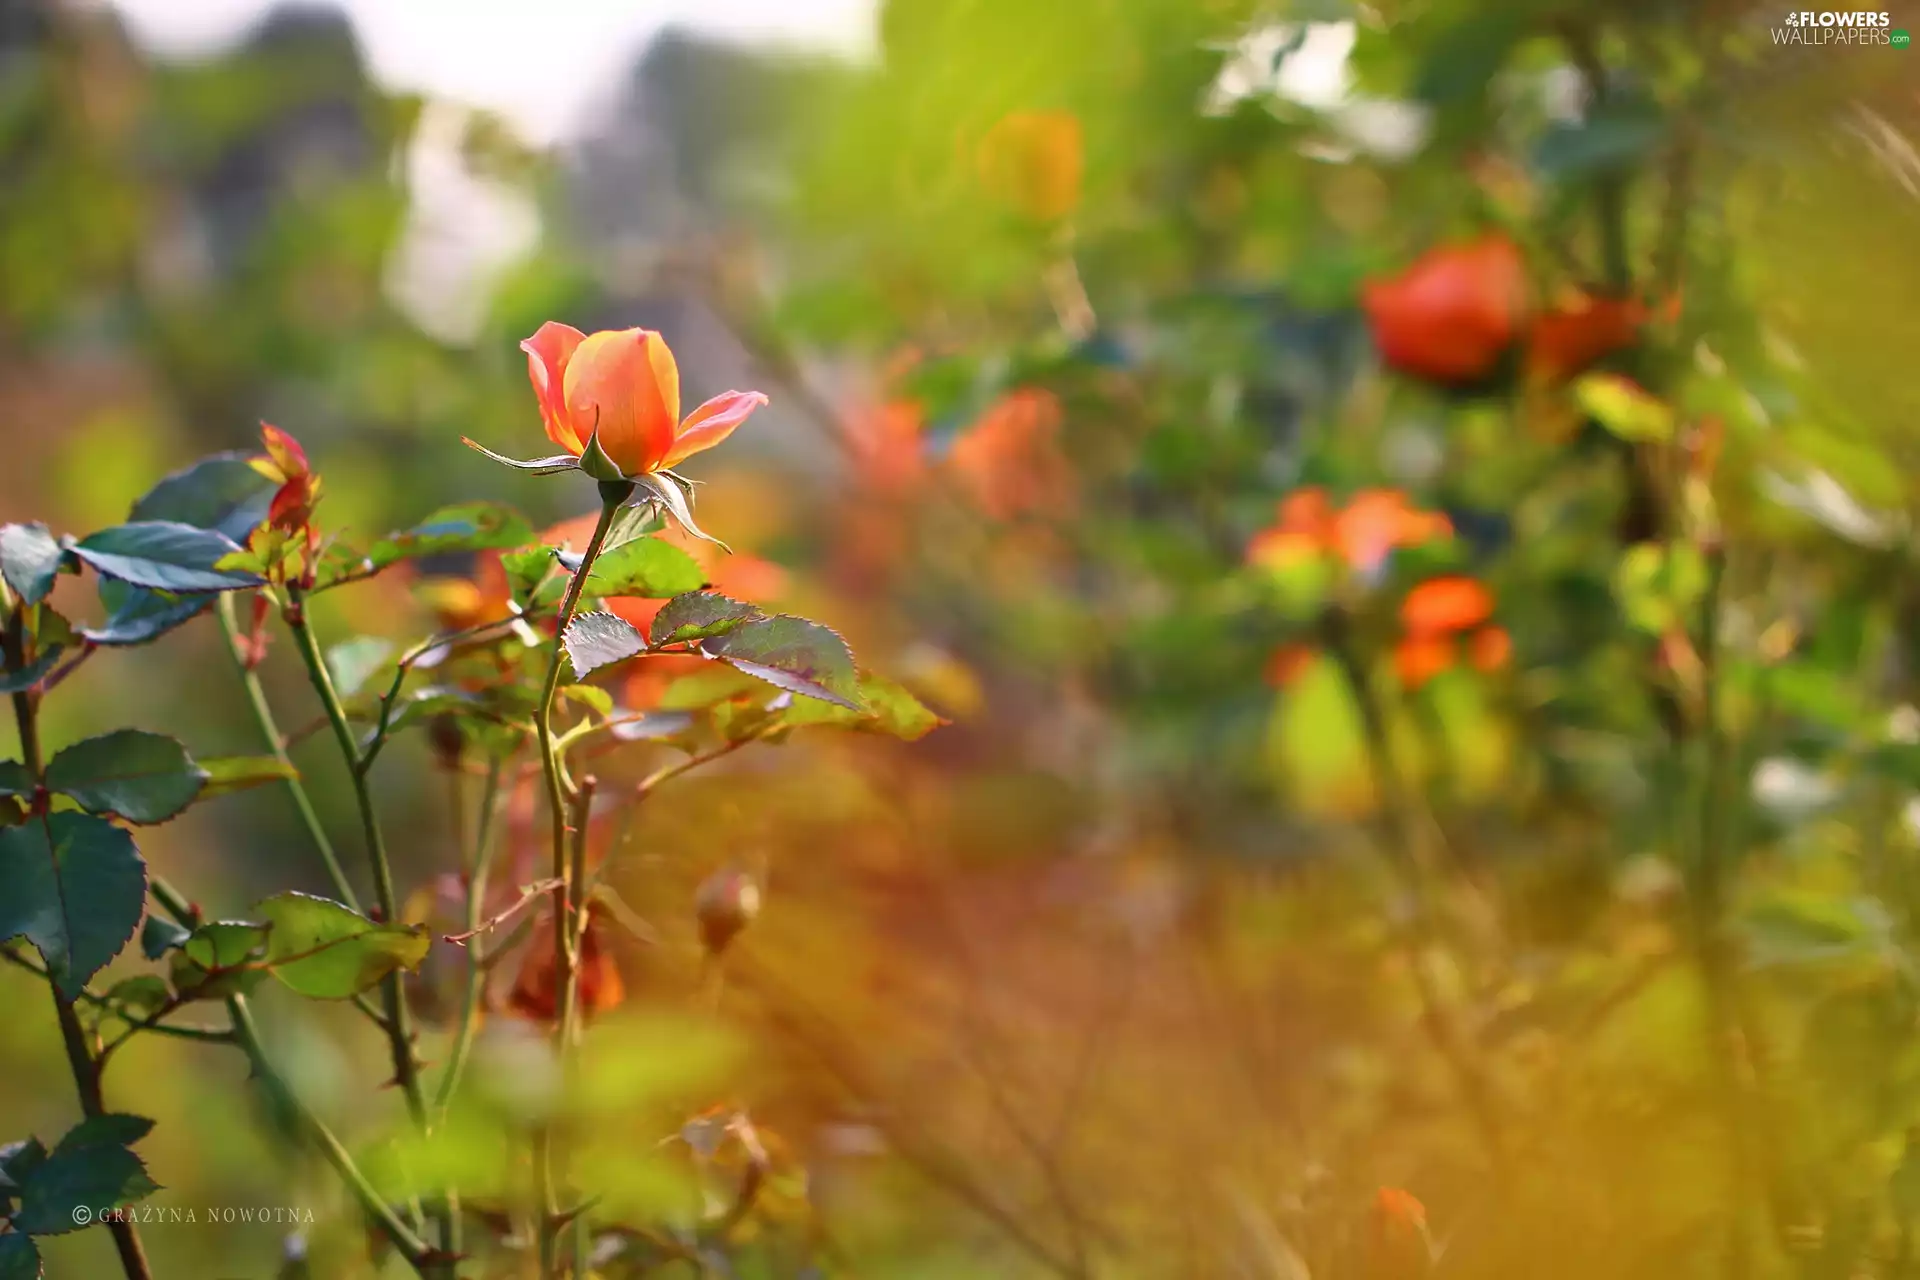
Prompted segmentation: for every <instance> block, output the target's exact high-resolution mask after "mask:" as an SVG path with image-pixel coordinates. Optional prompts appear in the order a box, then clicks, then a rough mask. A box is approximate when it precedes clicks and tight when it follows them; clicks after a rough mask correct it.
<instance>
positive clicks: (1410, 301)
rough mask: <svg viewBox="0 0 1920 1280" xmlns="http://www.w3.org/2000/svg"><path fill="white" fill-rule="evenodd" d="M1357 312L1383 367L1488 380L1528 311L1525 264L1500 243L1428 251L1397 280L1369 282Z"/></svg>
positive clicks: (1435, 377)
mask: <svg viewBox="0 0 1920 1280" xmlns="http://www.w3.org/2000/svg"><path fill="white" fill-rule="evenodd" d="M1360 304H1361V307H1362V308H1363V309H1364V310H1365V311H1366V313H1367V320H1368V323H1369V324H1370V325H1371V326H1372V329H1373V340H1374V344H1375V345H1376V346H1377V347H1378V348H1379V349H1380V356H1381V359H1383V360H1385V361H1386V363H1387V364H1388V366H1389V367H1391V368H1394V369H1397V370H1399V371H1400V372H1401V373H1406V374H1411V375H1412V376H1414V377H1417V378H1426V379H1429V380H1431V381H1434V382H1441V383H1461V382H1473V381H1475V380H1477V379H1480V378H1483V377H1485V376H1486V375H1487V374H1489V373H1491V372H1493V368H1494V366H1495V365H1496V364H1498V363H1499V360H1500V357H1501V355H1502V354H1504V353H1505V351H1506V350H1507V348H1508V347H1509V346H1511V345H1512V343H1513V341H1514V339H1515V337H1516V336H1518V334H1519V331H1520V326H1521V323H1522V321H1523V319H1524V318H1525V314H1526V310H1527V275H1526V264H1525V262H1524V261H1523V260H1522V259H1521V257H1520V250H1519V249H1518V248H1517V247H1516V246H1515V245H1514V243H1513V242H1512V241H1511V240H1508V239H1507V238H1506V237H1504V236H1498V235H1488V236H1483V237H1481V238H1480V239H1478V240H1471V241H1466V242H1464V243H1458V244H1449V245H1442V246H1440V247H1438V248H1435V249H1430V250H1428V251H1427V252H1426V253H1425V254H1423V255H1421V256H1420V257H1419V258H1418V259H1416V260H1415V261H1414V262H1413V264H1412V265H1411V266H1409V267H1408V268H1407V269H1406V270H1405V271H1403V272H1401V273H1400V274H1399V275H1397V276H1392V277H1390V278H1387V279H1380V280H1370V281H1368V282H1367V283H1366V284H1365V286H1363V288H1362V289H1361V294H1360Z"/></svg>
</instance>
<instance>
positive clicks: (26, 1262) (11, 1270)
mask: <svg viewBox="0 0 1920 1280" xmlns="http://www.w3.org/2000/svg"><path fill="white" fill-rule="evenodd" d="M41 1274H42V1273H41V1270H40V1252H39V1250H37V1249H35V1248H34V1247H33V1240H32V1239H31V1238H30V1237H28V1236H25V1235H20V1234H9V1235H4V1236H0V1280H40V1277H41Z"/></svg>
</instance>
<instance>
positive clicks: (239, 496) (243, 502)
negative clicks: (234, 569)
mask: <svg viewBox="0 0 1920 1280" xmlns="http://www.w3.org/2000/svg"><path fill="white" fill-rule="evenodd" d="M275 488H276V486H275V484H274V482H273V481H272V480H270V479H268V478H267V477H266V476H263V475H261V474H260V472H259V471H257V470H255V469H254V466H253V464H252V461H251V460H250V458H249V455H247V454H244V453H216V454H213V455H211V456H210V457H205V458H202V459H200V461H198V462H196V463H194V464H192V465H191V466H189V467H186V468H184V469H183V470H180V471H176V472H174V473H173V474H172V475H170V476H168V477H167V478H166V479H164V480H162V481H161V482H160V483H159V484H156V485H155V486H153V488H151V489H149V490H148V491H147V493H146V494H145V496H143V497H142V498H141V499H140V500H139V501H138V502H136V503H134V504H133V511H132V513H131V514H130V515H129V516H128V517H127V518H128V519H129V520H171V521H174V522H176V523H178V524H188V525H192V526H193V527H194V528H196V529H212V530H214V531H215V532H218V533H223V534H225V535H226V536H227V537H229V538H231V539H233V541H235V542H236V543H244V542H245V541H246V539H247V535H248V534H249V533H251V532H252V531H253V530H254V529H255V528H256V527H257V526H258V525H259V524H260V523H261V522H262V521H264V520H265V519H266V518H267V511H268V509H269V508H270V507H271V506H272V505H273V494H274V489H275Z"/></svg>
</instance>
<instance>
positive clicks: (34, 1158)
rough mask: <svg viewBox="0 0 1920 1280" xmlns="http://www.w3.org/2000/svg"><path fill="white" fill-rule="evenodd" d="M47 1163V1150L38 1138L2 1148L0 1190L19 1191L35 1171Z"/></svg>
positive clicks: (0, 1148) (12, 1143)
mask: <svg viewBox="0 0 1920 1280" xmlns="http://www.w3.org/2000/svg"><path fill="white" fill-rule="evenodd" d="M46 1162H47V1148H46V1147H45V1146H44V1145H43V1144H42V1143H41V1141H40V1139H38V1138H26V1139H23V1140H22V1141H19V1142H9V1143H8V1144H7V1145H6V1146H4V1147H0V1189H9V1190H18V1189H19V1188H20V1185H21V1184H22V1183H24V1182H25V1181H26V1180H27V1179H28V1178H29V1177H30V1176H32V1174H33V1171H34V1170H35V1169H38V1168H39V1167H40V1166H41V1165H43V1164H45V1163H46Z"/></svg>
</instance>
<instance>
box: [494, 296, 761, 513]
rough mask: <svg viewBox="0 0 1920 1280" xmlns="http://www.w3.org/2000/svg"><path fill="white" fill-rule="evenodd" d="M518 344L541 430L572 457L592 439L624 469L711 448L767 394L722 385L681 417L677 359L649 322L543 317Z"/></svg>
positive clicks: (644, 469) (670, 461)
mask: <svg viewBox="0 0 1920 1280" xmlns="http://www.w3.org/2000/svg"><path fill="white" fill-rule="evenodd" d="M520 349H521V350H523V351H525V352H526V353H527V374H528V376H529V377H530V378H531V379H532V380H533V391H534V395H535V396H537V397H538V398H539V401H540V417H541V419H542V420H543V421H544V422H545V424H546V428H547V438H548V439H550V440H552V441H553V442H554V443H555V444H557V445H559V446H560V447H561V448H562V449H565V450H566V451H567V452H568V453H570V454H572V455H573V456H574V457H576V458H577V457H579V456H581V455H582V454H583V453H585V452H586V449H587V445H588V444H589V443H591V442H593V441H595V440H598V442H599V445H600V450H601V452H602V453H604V454H606V455H607V458H608V459H609V460H610V461H611V462H612V463H613V465H614V466H615V467H617V468H619V470H620V473H621V474H622V475H625V476H638V475H648V474H651V473H653V472H656V471H663V470H666V469H667V468H669V467H672V466H675V465H677V464H678V463H680V462H682V461H684V460H685V459H687V458H690V457H692V456H693V455H694V454H696V453H699V452H701V451H702V450H705V449H711V448H712V447H713V446H714V445H717V444H719V443H720V442H721V441H722V440H725V439H726V438H727V437H728V436H729V435H731V434H732V433H733V429H734V428H735V427H737V426H739V425H740V424H741V423H742V422H745V421H746V419H747V415H748V414H750V413H752V412H753V411H754V410H755V409H757V408H759V407H760V406H761V405H763V404H765V403H766V402H767V398H766V397H765V396H764V395H761V394H760V393H759V392H758V391H728V392H725V393H723V394H721V395H717V396H715V397H714V398H713V399H711V400H709V401H707V402H706V403H705V404H703V405H701V406H700V407H699V408H698V409H695V410H694V411H693V412H692V413H690V414H688V415H687V416H686V417H685V418H684V419H683V418H681V416H680V367H679V365H677V364H676V363H675V362H674V359H673V351H672V350H671V349H670V348H669V347H668V346H667V340H666V339H665V338H663V337H661V336H660V335H659V334H657V333H655V332H654V331H653V330H651V329H606V330H602V331H601V332H599V333H595V334H591V335H589V334H583V333H581V332H580V331H579V330H578V329H575V328H573V327H571V326H570V325H564V324H556V323H554V322H553V321H551V320H549V321H548V322H547V323H546V324H543V325H541V326H540V329H539V331H538V332H536V333H535V334H534V335H533V336H532V337H531V338H528V339H527V340H526V341H525V342H523V343H521V344H520Z"/></svg>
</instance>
